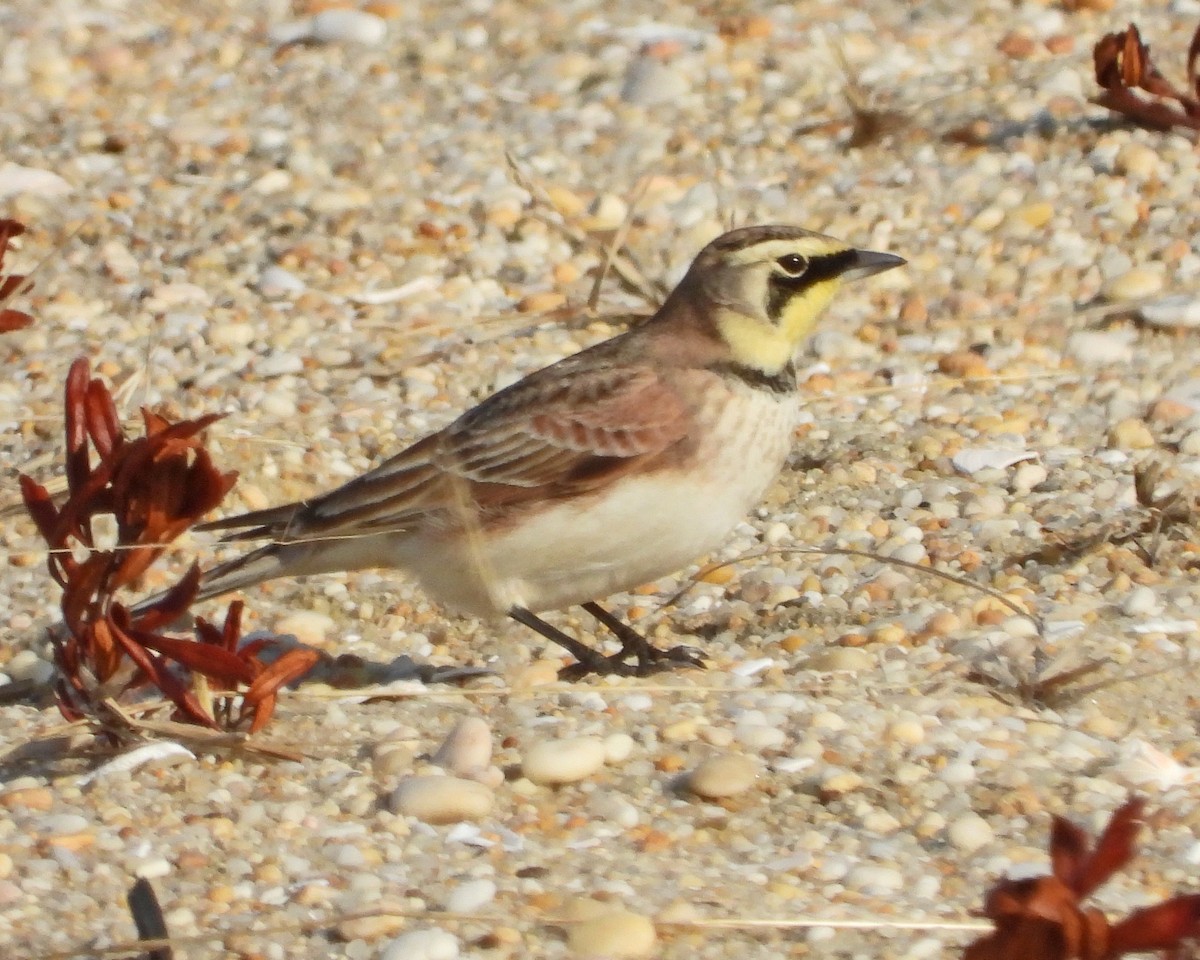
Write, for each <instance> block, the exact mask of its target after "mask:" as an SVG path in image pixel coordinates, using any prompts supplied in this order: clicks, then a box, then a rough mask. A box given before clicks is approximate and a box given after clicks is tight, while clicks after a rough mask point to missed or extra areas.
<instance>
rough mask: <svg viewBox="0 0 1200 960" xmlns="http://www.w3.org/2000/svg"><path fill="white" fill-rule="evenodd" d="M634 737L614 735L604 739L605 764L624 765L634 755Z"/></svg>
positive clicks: (624, 734)
mask: <svg viewBox="0 0 1200 960" xmlns="http://www.w3.org/2000/svg"><path fill="white" fill-rule="evenodd" d="M633 747H634V742H633V737H631V736H630V735H629V734H627V733H612V734H609V735H608V736H607V737H605V738H604V762H605V763H612V764H616V763H624V762H625V761H626V760H628V759H629V755H630V754H631V753H633Z"/></svg>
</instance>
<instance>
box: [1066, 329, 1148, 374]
mask: <svg viewBox="0 0 1200 960" xmlns="http://www.w3.org/2000/svg"><path fill="white" fill-rule="evenodd" d="M1134 336H1135V334H1134V333H1133V331H1131V330H1077V331H1076V332H1075V333H1072V334H1071V335H1070V336H1069V337H1067V344H1066V350H1065V353H1066V355H1067V356H1068V357H1071V358H1072V359H1074V360H1075V361H1076V362H1077V363H1081V364H1086V365H1095V366H1099V365H1101V364H1106V363H1129V362H1131V361H1132V360H1133V339H1134Z"/></svg>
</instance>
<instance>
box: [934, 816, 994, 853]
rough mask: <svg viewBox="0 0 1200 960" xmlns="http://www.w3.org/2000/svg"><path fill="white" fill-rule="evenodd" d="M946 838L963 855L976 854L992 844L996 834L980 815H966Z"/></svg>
mask: <svg viewBox="0 0 1200 960" xmlns="http://www.w3.org/2000/svg"><path fill="white" fill-rule="evenodd" d="M946 836H947V837H949V839H950V842H951V843H952V844H954V846H955V847H957V848H958V849H959V850H961V851H962V852H963V853H974V852H975V851H976V850H978V849H979V848H980V847H982V846H984V845H985V844H988V843H991V842H992V839H993V837H994V836H995V834H994V833H993V832H992V828H991V826H990V825H989V824H988V822H987V821H986V820H984V819H983V817H981V816H979V814H977V813H974V812H971V813H965V814H963V815H962V816H961V817H959V818H958V819H957V820H955V821H954V822H953V823H951V824H950V826H949V827H948V828H947V830H946Z"/></svg>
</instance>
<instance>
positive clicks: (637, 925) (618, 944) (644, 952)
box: [567, 910, 658, 960]
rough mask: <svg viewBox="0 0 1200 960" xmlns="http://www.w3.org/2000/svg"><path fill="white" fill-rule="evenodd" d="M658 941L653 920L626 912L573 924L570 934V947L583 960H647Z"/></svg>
mask: <svg viewBox="0 0 1200 960" xmlns="http://www.w3.org/2000/svg"><path fill="white" fill-rule="evenodd" d="M657 941H658V934H657V933H656V932H655V929H654V924H653V923H651V921H650V919H649V918H648V917H643V916H642V915H641V914H637V913H631V912H629V911H626V910H614V911H612V912H608V913H604V914H602V915H600V916H598V917H593V918H592V919H590V920H583V921H581V922H579V923H574V924H571V925H570V927H569V928H568V930H567V946H568V948H569V949H570V951H571V953H572V954H573V955H574V956H576V957H581V958H583V957H586V958H600V957H611V958H614V960H616V958H623V957H648V956H650V955H651V954H652V953H653V952H654V948H655V944H656V943H657Z"/></svg>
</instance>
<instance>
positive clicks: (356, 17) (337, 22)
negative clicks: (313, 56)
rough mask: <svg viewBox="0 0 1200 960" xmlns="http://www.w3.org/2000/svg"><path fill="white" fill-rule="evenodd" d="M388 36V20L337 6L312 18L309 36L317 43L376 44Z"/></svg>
mask: <svg viewBox="0 0 1200 960" xmlns="http://www.w3.org/2000/svg"><path fill="white" fill-rule="evenodd" d="M385 36H387V22H386V21H385V20H384V19H383V18H382V17H378V16H376V15H375V14H373V13H364V12H362V11H361V10H348V9H339V8H335V9H332V10H322V11H321V12H320V13H318V14H317V15H316V16H315V17H313V18H312V22H311V25H310V27H309V37H310V38H311V39H312V40H314V41H316V42H317V43H342V42H349V43H361V44H364V45H366V46H372V47H373V46H376V45H377V44H379V43H381V42H382V41H383V38H384V37H385Z"/></svg>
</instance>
